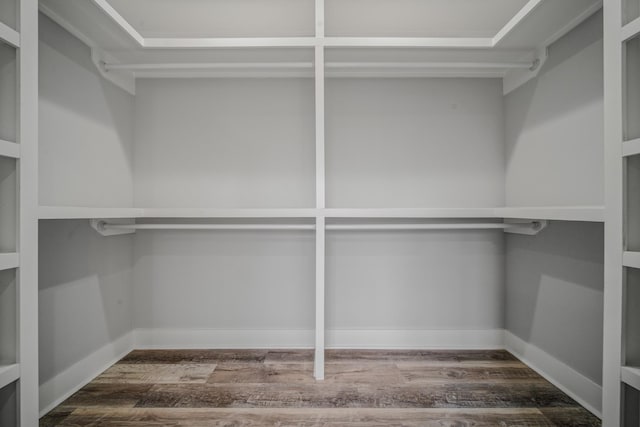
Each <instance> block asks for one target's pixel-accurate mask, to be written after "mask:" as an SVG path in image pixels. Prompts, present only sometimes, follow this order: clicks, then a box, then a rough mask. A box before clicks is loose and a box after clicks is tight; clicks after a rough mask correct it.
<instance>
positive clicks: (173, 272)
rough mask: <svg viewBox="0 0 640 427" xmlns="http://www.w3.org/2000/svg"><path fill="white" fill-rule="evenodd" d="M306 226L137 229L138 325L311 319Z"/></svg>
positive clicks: (285, 325)
mask: <svg viewBox="0 0 640 427" xmlns="http://www.w3.org/2000/svg"><path fill="white" fill-rule="evenodd" d="M314 236H315V234H314V233H313V232H310V231H284V232H283V231H258V232H255V231H253V232H251V231H209V232H202V231H192V232H185V231H149V232H145V231H138V232H137V234H136V237H135V287H134V288H135V291H134V297H135V303H134V306H135V312H134V322H135V327H136V328H150V329H167V328H168V329H227V330H228V329H252V330H256V329H263V330H268V329H279V330H295V329H298V330H309V329H313V327H314V316H315V314H314V309H315V302H314V301H315V299H314V298H315V293H314V292H315V288H314V286H315V272H314V271H315V270H314V262H315V241H314Z"/></svg>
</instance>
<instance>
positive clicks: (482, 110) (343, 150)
mask: <svg viewBox="0 0 640 427" xmlns="http://www.w3.org/2000/svg"><path fill="white" fill-rule="evenodd" d="M326 96H327V101H326V102H327V108H326V113H327V117H326V120H327V125H326V126H327V129H326V138H327V142H326V164H327V166H326V168H327V206H328V207H349V208H350V207H361V208H364V207H492V206H501V205H502V204H503V198H504V194H503V188H504V171H503V159H504V142H503V127H504V124H503V111H502V86H501V81H500V80H498V79H331V80H329V81H328V83H327V94H326Z"/></svg>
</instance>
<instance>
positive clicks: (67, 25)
mask: <svg viewBox="0 0 640 427" xmlns="http://www.w3.org/2000/svg"><path fill="white" fill-rule="evenodd" d="M38 9H39V10H40V12H42V13H44V14H45V15H46V16H48V17H49V18H51V20H53V21H54V22H55V23H57V24H58V25H60V26H61V27H62V28H64V29H65V30H67V31H68V32H69V33H71V35H72V36H74V37H75V38H77V39H78V40H80V41H81V42H82V43H84V44H86V45H87V46H89V47H90V48H95V47H97V43H96V42H95V41H93V39H91V38H89V37H88V36H87V35H86V34H85V33H83V32H82V31H80V30H78V28H76V26H74V25H73V24H72V23H71V22H69V21H68V20H66V19H64V18H63V17H62V16H60V14H58V13H56V12H54V11H53V9H51V7H49V6H48V5H47V4H45V3H44V2H38Z"/></svg>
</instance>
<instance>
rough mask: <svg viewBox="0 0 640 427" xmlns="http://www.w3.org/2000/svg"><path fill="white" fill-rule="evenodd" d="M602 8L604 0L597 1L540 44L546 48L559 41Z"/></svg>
mask: <svg viewBox="0 0 640 427" xmlns="http://www.w3.org/2000/svg"><path fill="white" fill-rule="evenodd" d="M600 9H602V0H599V1H596V2H595V3H594V4H593V5H592V6H591V7H589V8H588V9H586V10H585V11H584V12H582V13H581V14H579V15H578V16H576V17H575V18H573V19H572V20H571V21H569V22H568V23H567V24H566V25H565V26H564V27H562V28H560V29H559V30H558V31H556V32H555V33H553V34H552V35H551V36H550V37H549V38H547V39H546V40H545V41H544V43H542V44H541V45H540V48H544V49H546V48H547V47H549V46H551V45H552V44H553V43H555V42H557V41H558V40H560V39H561V38H562V37H564V36H565V35H567V34H568V33H569V32H570V31H571V30H573V29H574V28H576V27H577V26H578V25H580V24H582V23H583V22H584V21H586V20H587V18H589V17H590V16H591V15H593V14H594V13H596V12H597V11H599V10H600Z"/></svg>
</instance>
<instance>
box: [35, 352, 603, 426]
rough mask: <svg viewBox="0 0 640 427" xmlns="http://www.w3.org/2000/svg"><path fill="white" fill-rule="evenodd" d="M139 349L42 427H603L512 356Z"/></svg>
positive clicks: (46, 421) (69, 401)
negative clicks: (316, 373) (316, 374)
mask: <svg viewBox="0 0 640 427" xmlns="http://www.w3.org/2000/svg"><path fill="white" fill-rule="evenodd" d="M312 374H313V353H312V352H311V351H309V350H278V351H270V350H175V351H170V350H167V351H164V350H151V351H134V352H132V353H130V354H129V355H127V356H126V357H125V358H123V359H122V360H121V361H120V362H118V363H117V364H115V365H114V366H112V367H111V368H109V369H108V370H106V371H105V372H104V373H103V374H101V375H100V376H98V377H97V378H96V379H95V380H94V381H93V382H91V383H90V384H88V385H87V386H85V387H83V388H82V389H81V390H80V391H78V392H77V393H75V394H74V395H73V396H71V397H70V398H69V399H67V400H66V401H65V402H63V404H62V405H60V406H59V407H58V408H56V409H54V410H53V411H52V412H51V413H49V414H48V415H47V416H45V417H44V418H43V419H42V420H41V426H46V427H49V426H166V425H171V426H269V425H274V426H275V425H278V426H344V425H349V426H409V427H411V426H461V427H462V426H476V427H477V426H567V427H572V426H587V427H592V426H599V425H600V420H599V419H598V418H596V417H594V416H593V415H591V414H590V413H589V412H588V411H586V410H585V409H584V408H582V407H580V406H579V405H578V404H577V403H576V402H575V401H573V400H572V399H570V398H569V397H568V396H566V395H565V394H564V393H562V392H561V391H560V390H558V389H557V388H556V387H554V386H553V385H552V384H550V383H549V382H547V381H546V380H544V379H543V378H542V377H540V376H539V375H537V374H536V373H535V372H534V371H533V370H531V369H530V368H528V367H527V366H526V365H524V364H523V363H522V362H520V361H519V360H518V359H516V358H515V357H513V356H512V355H511V354H509V353H507V352H505V351H374V350H344V351H336V350H332V351H328V352H327V363H326V379H325V381H315V380H314V379H313V375H312Z"/></svg>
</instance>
